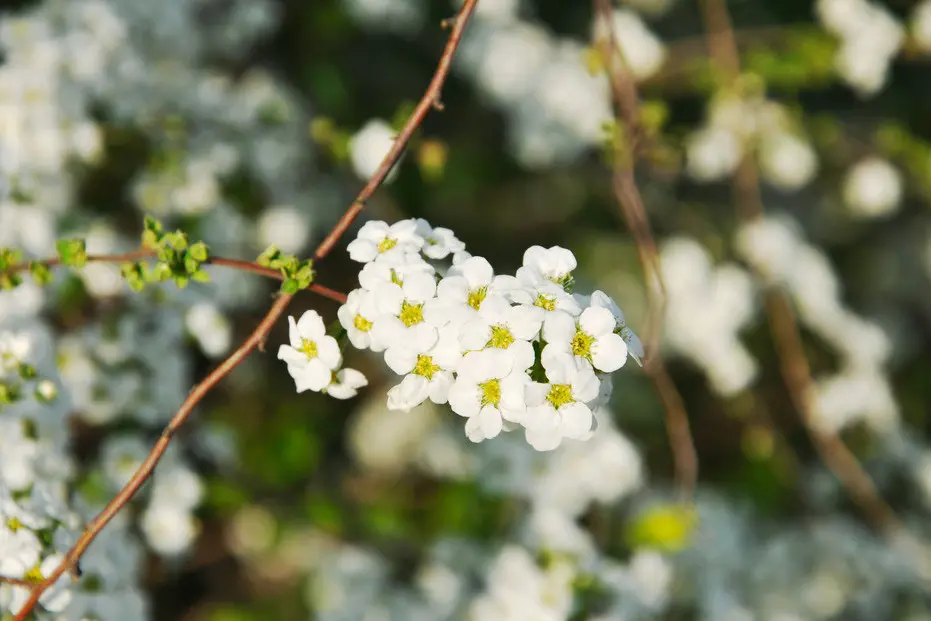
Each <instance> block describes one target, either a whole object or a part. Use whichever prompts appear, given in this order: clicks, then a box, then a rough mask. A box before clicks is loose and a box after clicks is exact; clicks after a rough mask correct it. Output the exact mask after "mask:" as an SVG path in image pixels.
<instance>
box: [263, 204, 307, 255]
mask: <svg viewBox="0 0 931 621" xmlns="http://www.w3.org/2000/svg"><path fill="white" fill-rule="evenodd" d="M256 234H257V237H258V241H259V246H261V247H263V248H264V247H267V246H270V245H271V244H275V245H276V246H278V247H279V248H280V249H281V251H282V252H284V253H287V254H294V253H299V252H300V251H301V249H302V248H303V247H304V244H305V243H307V238H308V237H309V236H310V218H309V217H308V216H307V214H305V213H304V212H303V211H301V210H300V209H295V208H294V207H293V206H291V205H279V206H277V207H269V208H268V209H266V210H265V211H263V212H262V215H261V216H259V221H258V222H257V223H256Z"/></svg>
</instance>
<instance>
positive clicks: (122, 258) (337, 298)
mask: <svg viewBox="0 0 931 621" xmlns="http://www.w3.org/2000/svg"><path fill="white" fill-rule="evenodd" d="M154 258H155V253H154V252H153V251H151V250H146V249H141V250H134V251H133V252H126V253H123V254H89V255H87V262H88V263H126V262H136V261H145V260H147V259H154ZM32 263H41V264H43V265H45V266H46V267H56V266H59V265H61V259H59V258H57V257H55V258H52V259H42V260H40V261H34V262H32ZM204 263H206V264H208V265H216V266H218V267H228V268H231V269H235V270H239V271H242V272H250V273H252V274H258V275H259V276H264V277H266V278H271V279H273V280H284V276H282V275H281V272H279V271H278V270H276V269H273V268H271V267H264V266H262V265H259V264H258V263H252V262H250V261H243V260H242V259H228V258H225V257H209V258H208V259H207V260H206V261H204ZM30 264H31V263H19V264H17V265H14V266H12V267H10V268H9V269H8V270H5V272H6V273H15V272H25V271H27V270H28V269H29V266H30ZM309 289H310V290H311V291H313V292H314V293H317V294H319V295H321V296H323V297H325V298H328V299H330V300H333V301H334V302H339V303H340V304H345V303H346V294H345V293H340V292H339V291H336V290H335V289H331V288H329V287H325V286H323V285H318V284H316V283H314V284H312V285H310V287H309Z"/></svg>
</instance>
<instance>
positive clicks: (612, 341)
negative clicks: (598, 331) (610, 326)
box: [592, 334, 627, 373]
mask: <svg viewBox="0 0 931 621" xmlns="http://www.w3.org/2000/svg"><path fill="white" fill-rule="evenodd" d="M625 362H627V343H625V342H624V339H623V338H621V337H620V335H617V334H606V335H605V336H602V337H601V338H599V339H598V340H597V341H595V343H594V344H593V345H592V364H593V365H594V366H595V368H596V369H598V370H599V371H604V372H605V373H613V372H614V371H617V370H618V369H620V368H621V367H622V366H624V363H625Z"/></svg>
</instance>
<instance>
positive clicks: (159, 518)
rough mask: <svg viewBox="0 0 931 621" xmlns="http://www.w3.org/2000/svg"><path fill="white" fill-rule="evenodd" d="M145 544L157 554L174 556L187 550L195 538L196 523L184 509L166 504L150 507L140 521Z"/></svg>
mask: <svg viewBox="0 0 931 621" xmlns="http://www.w3.org/2000/svg"><path fill="white" fill-rule="evenodd" d="M140 527H141V528H142V533H143V534H144V535H145V539H146V542H147V543H148V544H149V546H150V547H151V548H152V549H153V550H154V551H155V552H157V553H159V554H162V555H164V556H175V555H178V554H181V553H182V552H184V551H185V550H187V549H188V548H189V547H190V546H191V544H192V543H193V542H194V539H195V538H196V537H197V532H198V527H197V521H196V520H195V519H194V516H193V515H191V514H190V513H189V512H188V511H187V510H186V509H178V508H176V507H172V506H171V505H166V504H157V505H151V506H149V508H148V509H146V510H145V512H144V513H143V514H142V520H141V521H140Z"/></svg>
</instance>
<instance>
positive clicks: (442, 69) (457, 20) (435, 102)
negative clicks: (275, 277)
mask: <svg viewBox="0 0 931 621" xmlns="http://www.w3.org/2000/svg"><path fill="white" fill-rule="evenodd" d="M477 5H478V0H465V2H464V3H463V5H462V8H461V9H460V10H459V14H458V15H456V17H454V18H453V19H450V20H446V21H445V22H443V26H444V27H447V26H449V25H452V32H451V33H450V35H449V40H448V41H447V42H446V48H445V49H444V50H443V55H442V56H441V57H440V62H439V64H438V65H437V67H436V72H435V73H434V74H433V79H432V80H430V84H429V86H427V91H426V92H425V93H424V95H423V97H422V98H421V100H420V103H418V104H417V107H416V108H414V112H413V113H412V114H411V116H410V118H409V119H407V123H405V124H404V127H403V128H402V129H401V132H400V133H399V134H398V137H397V138H396V139H395V141H394V143H393V144H392V145H391V150H389V151H388V154H387V155H386V156H385V159H383V160H382V162H381V165H380V166H379V167H378V169H377V170H376V171H375V174H374V175H372V178H371V179H369V182H368V183H367V184H365V187H364V188H362V191H361V192H359V195H358V196H357V197H356V199H355V200H354V201H353V202H352V205H350V206H349V209H347V210H346V213H344V214H343V217H342V218H340V219H339V221H338V222H337V223H336V225H335V226H334V227H333V229H332V230H331V231H330V232H329V234H328V235H327V236H326V238H325V239H324V240H323V241H322V242H321V243H320V245H319V246H318V247H317V250H316V252H314V259H315V260H319V259H322V258H323V257H325V256H327V255H328V254H329V253H330V251H331V250H333V246H335V245H336V242H338V241H339V239H340V238H341V237H342V236H343V234H345V233H346V230H347V229H348V228H349V226H350V225H351V224H352V222H353V221H354V220H355V219H356V217H357V216H358V215H359V213H360V212H361V211H362V209H363V208H364V207H365V203H366V202H368V200H369V199H370V198H371V197H372V195H373V194H374V193H375V190H377V189H378V187H379V186H380V185H381V184H382V182H384V180H385V178H386V177H387V176H388V173H390V172H391V169H392V168H394V165H395V164H396V163H397V161H398V160H399V159H400V158H401V154H402V153H404V149H405V148H406V147H407V143H408V142H410V139H411V137H413V135H414V132H415V131H417V128H418V127H420V125H421V124H422V123H423V120H424V119H425V118H426V117H427V114H428V113H429V112H430V110H431V109H432V108H436V109H438V110H441V109H442V108H443V104H442V103H440V93H441V92H442V90H443V84H444V83H445V82H446V77H447V76H448V75H449V68H450V66H451V65H452V62H453V56H454V55H455V54H456V49H457V48H458V47H459V42H460V41H461V40H462V33H463V32H465V28H466V26H467V25H468V23H469V19H470V18H471V17H472V13H474V12H475V7H476V6H477Z"/></svg>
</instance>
